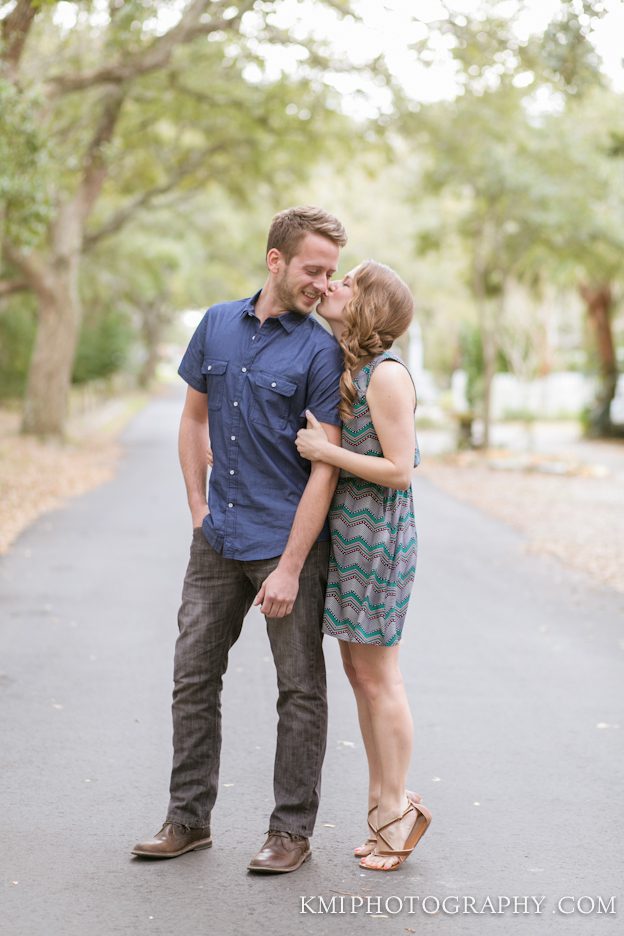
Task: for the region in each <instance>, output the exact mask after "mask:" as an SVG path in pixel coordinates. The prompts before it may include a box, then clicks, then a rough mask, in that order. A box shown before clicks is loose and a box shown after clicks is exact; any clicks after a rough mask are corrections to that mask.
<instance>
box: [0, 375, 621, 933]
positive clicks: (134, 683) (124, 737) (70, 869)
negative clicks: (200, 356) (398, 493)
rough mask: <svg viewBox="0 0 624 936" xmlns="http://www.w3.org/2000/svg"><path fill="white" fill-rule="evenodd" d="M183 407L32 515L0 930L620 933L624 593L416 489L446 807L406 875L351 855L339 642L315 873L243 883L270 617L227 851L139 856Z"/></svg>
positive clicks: (418, 654) (12, 700) (242, 682)
mask: <svg viewBox="0 0 624 936" xmlns="http://www.w3.org/2000/svg"><path fill="white" fill-rule="evenodd" d="M181 399H182V396H181V392H180V391H176V392H173V393H172V394H170V395H168V396H165V397H161V398H159V399H156V400H155V401H153V402H152V403H151V404H150V405H149V406H148V407H147V409H145V410H144V411H143V412H142V413H141V414H139V416H138V417H136V419H135V420H134V422H133V423H132V425H131V426H130V428H129V429H128V430H127V432H126V434H125V448H126V451H125V457H124V459H123V462H122V465H121V468H120V471H119V473H118V475H117V477H116V478H115V479H114V480H113V481H112V482H110V483H109V484H106V485H104V486H102V487H100V488H99V489H97V490H96V491H93V492H92V493H90V494H88V495H86V496H83V497H81V498H79V499H77V500H74V501H73V502H72V503H70V504H69V505H68V506H66V507H65V508H63V509H62V510H59V511H56V512H54V513H50V514H48V515H46V516H44V517H42V518H41V519H40V520H39V521H38V522H37V523H36V524H35V525H34V526H32V527H31V528H30V529H29V530H28V531H27V532H26V533H25V534H24V535H22V536H21V538H20V539H19V541H18V542H17V543H16V545H15V547H14V548H13V550H12V551H11V553H10V554H9V555H8V556H6V557H5V558H4V559H3V560H2V562H1V564H0V590H1V602H2V603H1V618H0V620H1V625H0V704H1V712H2V717H1V723H0V724H1V729H0V731H1V734H0V739H1V744H0V762H1V768H0V816H1V818H0V843H1V847H0V888H1V894H2V896H1V901H2V903H1V909H0V932H1V933H2V936H57V934H58V936H86V934H87V933H88V934H90V936H116V934H123V936H130V934H132V936H144V934H145V936H147V934H150V936H165V934H169V933H172V934H173V933H175V934H176V936H191V934H193V936H196V934H206V936H208V934H216V936H235V934H253V936H255V934H265V933H266V934H271V936H288V934H291V933H293V932H295V929H296V930H297V931H298V932H299V933H303V934H319V933H320V934H325V933H338V934H349V936H350V934H356V933H357V934H360V933H366V932H374V933H382V934H383V933H392V934H401V933H412V932H417V933H419V934H424V936H429V934H433V933H436V934H443V936H446V934H449V936H453V934H458V936H472V934H475V936H476V934H479V936H481V934H483V933H486V934H487V933H490V932H492V933H494V932H495V933H497V934H504V936H507V934H515V933H521V934H525V933H526V934H527V936H528V934H530V936H538V934H540V933H543V934H551V933H562V934H566V936H573V934H577V933H578V934H581V933H582V934H591V936H595V934H602V933H603V932H604V933H619V932H621V931H622V925H623V924H622V921H623V919H624V903H623V901H624V895H623V887H622V880H623V874H622V869H623V868H624V856H623V854H622V851H623V849H622V841H623V838H624V836H623V829H622V817H623V816H624V809H623V806H624V802H623V801H624V782H623V777H622V773H623V770H622V767H623V764H624V758H623V756H622V754H623V751H622V747H623V745H622V736H623V734H624V714H623V699H622V695H623V690H622V687H623V685H624V678H623V677H624V614H623V611H624V597H623V596H621V595H618V594H617V593H615V592H610V591H608V590H606V589H599V588H597V587H595V586H593V585H591V584H590V583H589V582H588V581H587V580H585V579H584V578H583V577H581V576H579V575H578V574H576V573H574V574H573V573H571V572H569V571H567V570H565V569H563V568H562V567H561V566H559V565H558V564H556V563H555V562H554V561H550V560H547V559H544V558H538V557H535V556H530V555H527V553H526V550H525V547H524V542H523V539H522V538H521V537H520V536H519V535H518V534H516V533H514V532H513V531H512V530H510V529H509V528H508V527H506V526H505V525H504V524H502V523H500V522H498V521H495V520H492V519H489V518H487V517H485V516H484V515H482V514H480V513H478V512H477V511H476V510H474V509H471V508H469V507H466V506H464V505H461V504H459V503H457V502H456V501H454V500H452V499H451V498H449V497H447V496H446V495H442V494H441V493H439V492H438V491H436V489H435V488H434V487H433V486H432V485H430V484H428V483H427V482H425V481H418V480H416V483H415V499H416V505H417V513H418V518H419V533H420V546H421V552H420V557H419V569H418V574H417V582H416V588H415V592H414V595H413V599H412V603H411V607H410V615H409V620H408V623H407V626H406V631H405V639H404V642H403V645H402V648H403V649H402V658H403V669H404V674H405V677H406V681H407V684H408V691H409V695H410V698H411V700H412V704H413V711H414V717H415V755H414V761H413V770H412V776H411V786H412V787H413V788H414V789H417V790H419V791H420V792H421V793H422V794H423V797H424V800H425V802H426V803H427V804H428V806H429V807H430V809H431V810H432V812H433V817H434V819H433V824H432V826H431V829H430V831H429V832H428V834H427V835H426V836H425V838H424V839H423V840H422V842H421V844H420V845H419V847H418V849H417V850H416V852H415V853H414V855H413V856H412V858H411V859H410V861H409V862H408V863H407V864H406V865H404V866H403V868H402V869H401V870H400V871H399V872H397V873H394V874H379V873H374V872H364V871H362V870H361V869H360V868H359V866H358V864H357V862H356V861H355V860H354V859H353V858H352V857H351V847H352V846H353V844H355V843H356V842H358V841H360V839H361V838H362V833H363V831H364V829H363V815H364V811H365V793H366V776H365V769H364V754H363V750H362V746H361V744H360V742H359V738H358V729H357V723H356V717H355V707H354V704H353V701H352V697H351V692H350V689H349V687H348V684H347V682H346V679H345V678H344V676H343V674H342V672H341V668H340V665H339V659H338V649H337V647H336V645H335V643H334V642H333V641H332V640H329V639H328V640H327V641H326V655H327V660H328V667H329V680H330V712H331V718H330V729H329V744H328V752H327V758H326V761H325V771H324V789H323V798H322V805H321V810H320V813H319V820H318V826H317V834H315V836H314V839H313V842H312V844H313V857H312V860H311V861H310V862H308V863H307V864H306V865H304V866H303V867H302V868H301V869H300V870H299V871H298V872H296V873H294V874H290V875H282V876H271V877H254V876H252V875H249V874H247V872H246V870H245V866H246V864H247V861H248V859H249V857H250V856H251V855H253V854H254V853H255V851H256V850H257V849H258V848H259V846H260V845H261V843H262V841H263V839H264V832H265V830H266V828H267V817H268V815H269V813H270V811H271V805H272V796H271V774H272V762H273V747H274V731H275V718H276V716H275V698H276V690H275V677H274V671H273V666H272V663H271V661H270V654H269V648H268V642H267V638H266V633H265V630H264V624H263V620H262V618H261V617H260V615H259V614H258V613H257V612H252V613H251V614H250V615H249V617H248V619H247V621H246V624H245V627H244V629H243V633H242V636H241V638H240V640H239V642H238V644H237V646H236V647H235V649H234V651H233V652H232V655H231V660H230V668H229V671H228V674H227V676H226V681H225V690H224V752H223V760H222V771H221V789H220V794H219V800H218V802H217V806H216V809H215V813H214V817H213V833H214V840H215V845H214V847H213V848H212V849H210V850H207V851H202V852H197V853H195V854H188V855H185V856H183V857H181V858H178V859H175V860H173V861H162V862H143V861H140V860H137V859H133V858H131V856H130V848H131V847H132V845H133V843H134V842H135V841H137V840H138V839H141V838H144V837H146V836H148V835H151V834H152V833H153V832H155V831H156V830H157V829H158V828H159V826H160V824H161V821H162V818H163V814H164V810H165V807H166V803H167V785H168V775H169V764H170V715H169V705H170V692H171V664H172V654H173V646H174V641H175V636H176V612H177V605H178V599H179V593H180V587H181V581H182V576H183V572H184V568H185V564H186V559H187V553H188V542H189V535H190V521H189V518H188V516H187V513H186V506H185V502H184V493H183V485H182V480H181V477H180V474H179V469H178V465H177V455H176V428H177V419H178V414H179V410H180V405H181ZM424 454H425V457H426V452H425V453H424ZM514 897H516V898H518V902H516V903H515V905H514V903H513V898H514ZM320 898H322V901H321V900H320ZM332 898H335V900H334V902H333V903H332ZM425 898H426V899H425ZM445 898H446V902H444V903H443V901H444V899H445ZM487 898H489V901H490V902H488V900H487ZM507 898H508V899H509V900H510V904H509V905H507V904H506V903H505V900H506V899H507ZM542 898H543V899H542ZM562 898H565V899H564V900H563V902H562V903H559V902H560V901H561V900H562ZM599 898H601V899H602V904H601V903H600V902H599ZM611 898H615V899H614V901H611ZM538 901H539V903H538ZM514 906H515V909H516V910H517V911H518V912H516V913H513V912H512V911H513V909H514ZM538 908H539V911H540V912H537V910H538ZM525 909H526V910H527V911H528V912H523V911H524V910H525ZM332 910H333V911H334V912H331V911H332ZM455 910H458V911H459V912H455ZM496 910H501V911H503V912H502V913H500V914H499V913H494V912H493V911H496ZM601 910H602V911H607V912H601ZM610 910H611V911H612V910H615V911H616V912H615V913H613V912H608V911H610ZM302 911H303V912H302ZM313 911H316V912H313ZM328 911H329V912H328ZM340 911H342V912H340ZM479 911H480V912H479Z"/></svg>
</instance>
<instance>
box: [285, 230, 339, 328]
mask: <svg viewBox="0 0 624 936" xmlns="http://www.w3.org/2000/svg"><path fill="white" fill-rule="evenodd" d="M339 253H340V248H339V247H338V245H337V244H334V243H333V241H330V240H329V239H328V238H327V237H322V236H321V235H320V234H306V235H305V236H304V237H303V238H302V239H301V241H300V243H299V246H298V248H297V253H296V254H295V255H294V256H293V257H292V258H291V260H290V263H288V264H287V263H286V261H285V259H284V257H283V256H282V255H281V254H280V253H279V251H276V254H277V255H278V259H277V261H276V268H275V274H276V275H275V294H276V297H277V299H278V301H279V303H280V305H281V306H282V307H283V308H284V309H285V310H291V311H293V312H301V313H302V314H303V315H308V314H309V313H310V312H311V311H312V310H313V308H314V306H315V305H316V303H317V302H318V301H319V299H321V298H322V297H323V296H326V295H327V292H328V285H329V281H330V280H331V278H332V276H333V275H334V273H335V272H336V267H337V266H338V255H339Z"/></svg>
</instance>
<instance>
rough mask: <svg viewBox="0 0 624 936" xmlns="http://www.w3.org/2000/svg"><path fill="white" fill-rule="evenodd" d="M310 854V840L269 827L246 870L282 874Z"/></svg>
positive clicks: (293, 868) (292, 869) (294, 867)
mask: <svg viewBox="0 0 624 936" xmlns="http://www.w3.org/2000/svg"><path fill="white" fill-rule="evenodd" d="M311 855H312V850H311V848H310V842H309V841H308V839H307V838H304V837H303V835H291V834H290V832H277V831H275V830H274V829H269V833H268V838H267V840H266V842H265V843H264V845H263V846H262V848H261V849H260V851H259V852H258V854H257V855H256V856H255V857H254V858H252V859H251V861H250V862H249V864H248V865H247V870H248V871H261V872H264V873H270V874H284V873H285V872H286V871H296V870H297V868H300V867H301V865H302V864H303V863H304V861H307V860H308V858H310V857H311Z"/></svg>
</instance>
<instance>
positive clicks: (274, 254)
mask: <svg viewBox="0 0 624 936" xmlns="http://www.w3.org/2000/svg"><path fill="white" fill-rule="evenodd" d="M283 263H284V257H283V255H282V253H281V252H280V251H279V250H278V249H277V247H271V249H270V250H269V252H268V254H267V255H266V265H267V269H268V271H269V273H279V271H280V267H281V265H282V264H283Z"/></svg>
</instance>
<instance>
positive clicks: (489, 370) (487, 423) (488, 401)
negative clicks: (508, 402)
mask: <svg viewBox="0 0 624 936" xmlns="http://www.w3.org/2000/svg"><path fill="white" fill-rule="evenodd" d="M481 343H482V347H483V448H484V449H485V450H486V451H487V449H489V447H490V430H491V428H492V381H493V380H494V369H495V364H496V345H495V341H494V335H493V333H492V332H491V330H490V327H489V322H488V321H486V320H485V317H484V318H483V319H482V322H481Z"/></svg>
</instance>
